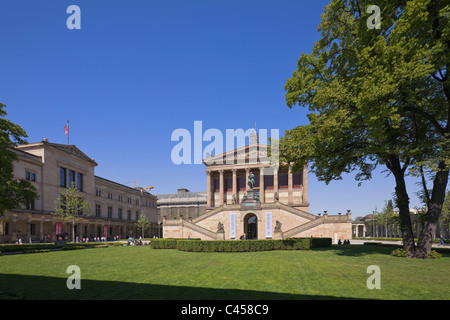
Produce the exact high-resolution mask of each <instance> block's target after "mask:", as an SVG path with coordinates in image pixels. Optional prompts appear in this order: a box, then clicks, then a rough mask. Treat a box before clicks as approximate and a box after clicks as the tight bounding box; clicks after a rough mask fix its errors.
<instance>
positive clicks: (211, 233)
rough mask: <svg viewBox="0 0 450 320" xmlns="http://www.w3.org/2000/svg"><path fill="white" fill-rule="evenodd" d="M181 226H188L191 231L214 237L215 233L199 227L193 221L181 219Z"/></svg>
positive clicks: (213, 238)
mask: <svg viewBox="0 0 450 320" xmlns="http://www.w3.org/2000/svg"><path fill="white" fill-rule="evenodd" d="M183 227H185V228H189V229H191V230H193V231H197V232H198V233H201V234H203V235H205V236H207V237H209V238H211V239H212V240H215V239H216V233H215V232H212V231H211V230H208V229H205V228H203V227H200V226H198V225H196V224H195V223H192V222H189V221H186V220H183Z"/></svg>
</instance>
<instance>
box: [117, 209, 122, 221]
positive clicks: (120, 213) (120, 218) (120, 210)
mask: <svg viewBox="0 0 450 320" xmlns="http://www.w3.org/2000/svg"><path fill="white" fill-rule="evenodd" d="M117 216H118V219H119V220H122V208H119V211H118V212H117Z"/></svg>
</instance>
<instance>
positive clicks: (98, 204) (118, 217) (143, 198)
mask: <svg viewBox="0 0 450 320" xmlns="http://www.w3.org/2000/svg"><path fill="white" fill-rule="evenodd" d="M14 150H15V153H16V154H17V158H18V160H17V161H15V163H14V177H15V178H16V179H26V180H28V181H30V182H31V184H33V186H34V187H35V188H36V190H37V194H38V195H39V199H37V200H35V201H34V203H29V204H27V205H25V206H23V207H22V208H17V209H14V210H12V211H10V212H7V213H6V214H5V215H4V216H3V217H0V243H12V242H16V241H19V239H20V240H21V241H22V242H23V243H29V242H30V241H32V242H51V241H54V240H55V238H56V235H57V234H64V233H67V234H68V235H69V239H71V233H72V226H71V224H70V223H69V222H65V221H63V220H62V219H61V218H60V217H58V216H55V215H53V214H52V213H54V212H55V210H54V207H55V200H56V199H57V198H58V197H59V196H60V195H61V194H62V193H64V192H65V191H66V190H67V188H68V187H69V186H71V185H72V183H75V186H76V188H77V189H78V190H79V191H80V192H81V194H82V196H83V197H84V198H85V199H86V200H87V201H89V202H90V207H91V210H90V214H89V215H86V216H83V217H82V219H81V220H80V221H79V222H78V223H76V225H75V236H76V237H78V239H79V240H81V239H82V238H83V237H88V238H92V237H97V238H101V237H104V238H106V239H108V240H111V239H113V238H114V237H117V236H119V237H120V238H121V239H123V238H127V237H128V236H130V235H132V236H139V235H140V234H141V232H140V231H139V234H138V232H137V231H138V230H137V227H136V221H137V220H138V219H139V217H140V215H141V214H144V215H145V216H146V218H147V220H149V221H150V222H151V226H150V227H149V228H148V229H147V230H145V236H147V237H152V236H160V233H161V232H160V229H159V225H158V215H157V204H156V201H157V199H156V196H154V195H152V194H151V193H149V192H148V191H147V190H146V189H145V188H138V187H133V188H132V187H128V186H125V185H122V184H120V183H117V182H114V181H110V180H108V179H105V178H102V177H98V176H96V175H95V172H94V171H95V167H96V166H97V163H96V162H95V160H94V159H92V158H90V157H88V156H87V155H86V154H84V153H83V152H82V151H81V150H79V149H78V148H77V147H76V146H74V145H64V144H57V143H51V142H49V141H48V140H47V139H43V141H41V142H37V143H31V144H27V145H21V146H17V147H16V148H15V149H14Z"/></svg>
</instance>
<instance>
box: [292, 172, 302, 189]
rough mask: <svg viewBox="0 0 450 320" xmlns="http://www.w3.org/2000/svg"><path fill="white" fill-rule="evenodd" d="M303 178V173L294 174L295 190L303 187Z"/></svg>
mask: <svg viewBox="0 0 450 320" xmlns="http://www.w3.org/2000/svg"><path fill="white" fill-rule="evenodd" d="M302 178H303V177H302V173H301V172H297V173H294V174H292V184H293V185H294V186H293V187H294V188H300V187H301V186H302V182H303V181H302Z"/></svg>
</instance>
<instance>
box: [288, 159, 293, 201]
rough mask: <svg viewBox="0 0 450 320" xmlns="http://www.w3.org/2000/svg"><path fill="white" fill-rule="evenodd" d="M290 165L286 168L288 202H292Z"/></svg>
mask: <svg viewBox="0 0 450 320" xmlns="http://www.w3.org/2000/svg"><path fill="white" fill-rule="evenodd" d="M292 200H293V199H292V165H291V164H290V165H289V168H288V204H292V203H293V201H292Z"/></svg>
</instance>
